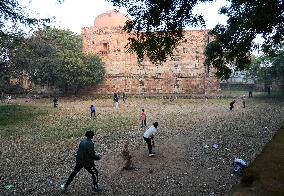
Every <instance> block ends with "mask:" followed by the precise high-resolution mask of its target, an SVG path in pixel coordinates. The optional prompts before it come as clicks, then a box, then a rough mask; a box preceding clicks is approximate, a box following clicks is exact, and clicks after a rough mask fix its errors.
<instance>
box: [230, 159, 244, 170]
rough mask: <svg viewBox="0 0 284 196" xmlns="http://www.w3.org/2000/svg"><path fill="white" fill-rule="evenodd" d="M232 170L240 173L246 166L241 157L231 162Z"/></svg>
mask: <svg viewBox="0 0 284 196" xmlns="http://www.w3.org/2000/svg"><path fill="white" fill-rule="evenodd" d="M233 167H234V172H235V173H241V172H242V171H243V170H245V169H246V168H247V163H246V162H245V161H244V160H243V159H235V160H234V162H233Z"/></svg>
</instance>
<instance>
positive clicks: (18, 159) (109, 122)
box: [0, 97, 284, 195]
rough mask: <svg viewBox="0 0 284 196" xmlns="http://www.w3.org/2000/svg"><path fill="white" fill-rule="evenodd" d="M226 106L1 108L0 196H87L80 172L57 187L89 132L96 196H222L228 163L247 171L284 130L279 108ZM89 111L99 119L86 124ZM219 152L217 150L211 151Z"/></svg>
mask: <svg viewBox="0 0 284 196" xmlns="http://www.w3.org/2000/svg"><path fill="white" fill-rule="evenodd" d="M231 100H232V99H229V98H219V99H217V98H215V99H213V98H212V99H205V98H203V99H181V98H178V99H175V100H174V101H173V102H170V101H169V100H168V99H162V98H152V99H149V98H148V99H144V98H128V99H127V101H126V103H125V104H123V103H120V105H119V108H118V109H117V108H114V106H113V102H112V99H93V100H92V99H90V98H88V99H87V98H81V99H79V98H76V99H75V98H74V99H72V98H62V99H59V107H58V108H53V105H52V101H51V100H50V99H36V100H29V101H28V102H26V100H25V99H16V100H14V102H13V104H12V105H7V104H5V103H2V104H1V105H0V165H1V167H0V185H1V189H0V195H91V194H92V189H91V188H92V187H91V184H92V182H91V177H90V176H89V175H88V173H87V172H86V171H83V170H82V171H80V173H79V174H78V175H77V176H76V178H75V179H74V181H73V182H72V184H71V185H70V187H69V188H68V191H67V192H65V193H62V192H60V189H59V186H60V184H62V183H63V182H64V181H65V180H66V179H67V177H68V175H69V174H70V172H71V171H72V169H73V167H74V166H75V157H74V156H75V154H76V150H77V147H78V144H79V141H80V139H81V138H82V137H83V136H84V134H85V132H86V131H87V130H93V131H94V132H95V138H94V142H95V149H96V151H97V152H98V153H100V154H101V156H102V159H101V160H100V161H98V162H96V165H97V168H98V170H99V183H100V185H101V186H102V188H103V193H101V195H223V194H225V193H228V192H229V191H230V190H231V188H232V187H233V186H234V185H236V184H237V183H238V182H240V177H239V176H236V175H234V174H233V173H232V165H231V163H232V161H233V160H234V158H236V157H238V158H242V159H245V160H246V161H248V162H249V163H251V162H252V161H253V160H254V159H255V158H256V157H257V155H258V154H259V153H260V152H261V151H262V149H263V147H264V145H265V144H266V143H267V142H268V141H269V140H271V138H272V137H273V135H274V134H275V133H276V131H277V130H279V128H280V127H281V126H282V125H283V122H284V100H283V99H280V98H265V97H264V98H263V97H262V98H250V99H247V103H246V108H242V105H241V101H240V100H239V99H238V100H237V103H236V104H235V108H234V110H233V111H230V110H229V102H230V101H231ZM91 104H94V105H95V106H96V109H97V113H98V114H99V115H98V117H97V118H96V119H91V118H90V113H89V107H90V105H91ZM142 108H144V109H145V112H146V113H147V122H148V126H150V125H151V123H152V122H154V121H158V122H159V124H160V126H159V127H158V133H157V136H156V139H155V149H154V150H155V152H156V156H155V157H148V156H147V155H148V154H147V147H146V144H145V143H144V141H143V138H142V136H143V131H144V130H142V129H140V128H139V114H140V112H141V109H142ZM126 140H129V142H130V145H129V151H130V154H131V155H132V156H133V158H132V161H133V167H134V169H133V170H130V171H125V170H122V167H123V166H124V160H123V159H122V156H121V149H122V147H123V144H124V143H125V141H126ZM213 144H218V145H219V148H212V145H213Z"/></svg>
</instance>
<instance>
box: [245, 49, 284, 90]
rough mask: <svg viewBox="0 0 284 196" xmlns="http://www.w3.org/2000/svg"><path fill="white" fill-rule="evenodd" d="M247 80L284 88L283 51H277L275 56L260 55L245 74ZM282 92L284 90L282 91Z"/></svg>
mask: <svg viewBox="0 0 284 196" xmlns="http://www.w3.org/2000/svg"><path fill="white" fill-rule="evenodd" d="M246 77H247V78H251V79H253V80H255V81H258V82H261V83H264V84H265V85H271V83H275V84H278V85H279V86H282V87H283V86H284V49H283V48H281V49H277V50H276V51H275V55H274V56H271V55H262V56H260V57H258V58H256V59H254V60H253V61H252V64H251V65H250V68H249V69H248V71H247V74H246ZM282 90H284V89H282Z"/></svg>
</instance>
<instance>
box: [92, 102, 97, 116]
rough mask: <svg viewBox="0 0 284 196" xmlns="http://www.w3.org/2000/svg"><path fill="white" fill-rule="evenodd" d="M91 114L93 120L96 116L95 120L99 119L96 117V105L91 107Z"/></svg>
mask: <svg viewBox="0 0 284 196" xmlns="http://www.w3.org/2000/svg"><path fill="white" fill-rule="evenodd" d="M90 112H91V118H92V116H94V117H95V118H96V117H97V116H96V108H95V106H94V105H91V107H90Z"/></svg>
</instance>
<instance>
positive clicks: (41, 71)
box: [9, 28, 105, 93]
mask: <svg viewBox="0 0 284 196" xmlns="http://www.w3.org/2000/svg"><path fill="white" fill-rule="evenodd" d="M9 59H10V62H11V64H13V65H14V67H15V69H17V70H25V71H26V72H27V73H28V76H29V78H30V80H31V81H32V82H33V83H35V84H40V85H48V86H53V87H61V88H63V89H64V90H65V92H67V91H68V90H70V89H72V90H73V92H74V93H76V92H77V91H78V90H79V88H80V87H81V86H86V85H91V84H97V83H99V82H100V81H101V80H102V79H103V76H104V73H105V72H104V68H103V63H102V61H101V60H100V59H99V58H98V57H97V56H91V55H88V56H84V54H83V53H82V40H81V37H80V36H79V35H77V34H75V33H73V32H71V31H69V30H61V29H56V28H47V29H44V30H40V31H36V32H35V33H34V34H33V35H32V36H31V37H29V38H27V39H26V40H25V41H22V42H21V45H19V47H18V48H15V50H13V51H12V52H11V53H10V56H9Z"/></svg>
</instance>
